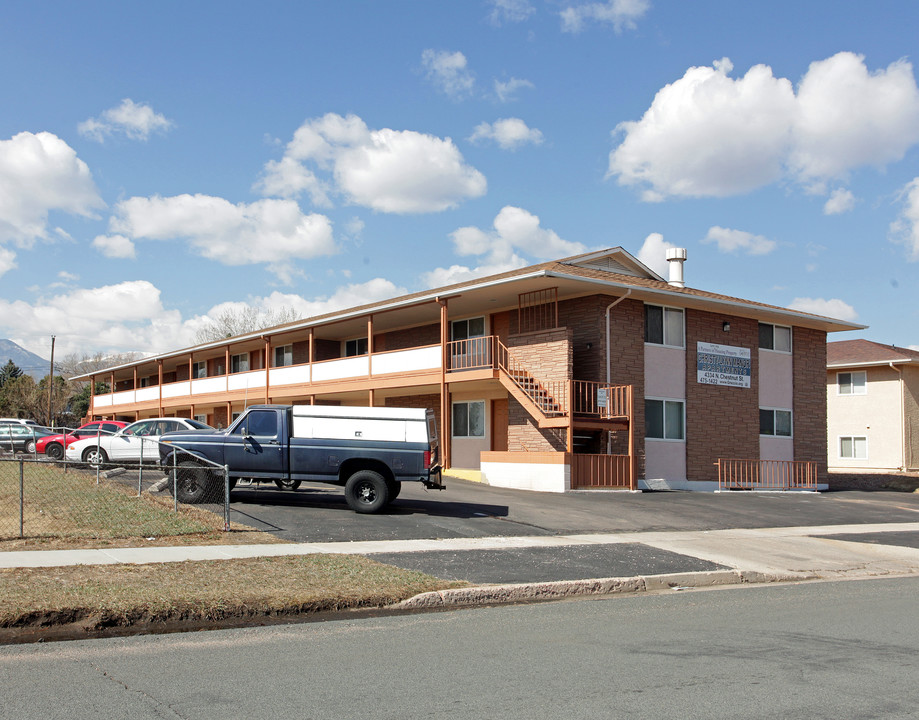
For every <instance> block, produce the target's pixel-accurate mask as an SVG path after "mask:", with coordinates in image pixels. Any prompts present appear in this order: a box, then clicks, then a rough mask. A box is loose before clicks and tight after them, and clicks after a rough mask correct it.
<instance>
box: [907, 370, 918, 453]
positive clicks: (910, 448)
mask: <svg viewBox="0 0 919 720" xmlns="http://www.w3.org/2000/svg"><path fill="white" fill-rule="evenodd" d="M903 383H904V386H905V387H904V390H903V392H904V397H903V411H904V415H905V420H906V427H905V428H904V432H905V433H906V439H905V441H904V442H905V443H906V458H905V462H906V469H907V470H917V469H919V368H917V367H913V366H908V367H904V368H903Z"/></svg>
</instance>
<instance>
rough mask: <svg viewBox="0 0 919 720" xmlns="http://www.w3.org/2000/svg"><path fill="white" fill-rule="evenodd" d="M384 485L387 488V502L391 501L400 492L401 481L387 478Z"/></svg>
mask: <svg viewBox="0 0 919 720" xmlns="http://www.w3.org/2000/svg"><path fill="white" fill-rule="evenodd" d="M386 486H387V487H388V488H389V502H392V501H393V500H395V499H396V498H397V497H399V493H400V492H402V483H401V482H399V481H398V480H387V481H386Z"/></svg>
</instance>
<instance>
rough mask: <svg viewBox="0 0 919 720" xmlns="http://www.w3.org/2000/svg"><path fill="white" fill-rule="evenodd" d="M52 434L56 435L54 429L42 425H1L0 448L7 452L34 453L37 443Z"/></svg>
mask: <svg viewBox="0 0 919 720" xmlns="http://www.w3.org/2000/svg"><path fill="white" fill-rule="evenodd" d="M50 435H54V431H53V430H49V429H48V428H46V427H41V426H40V425H20V424H18V423H10V424H8V425H0V449H2V450H6V451H7V452H27V453H34V452H35V445H36V443H37V442H38V441H39V440H41V439H42V438H44V437H48V436H50Z"/></svg>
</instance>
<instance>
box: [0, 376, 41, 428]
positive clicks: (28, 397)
mask: <svg viewBox="0 0 919 720" xmlns="http://www.w3.org/2000/svg"><path fill="white" fill-rule="evenodd" d="M4 369H5V368H4ZM45 400H47V398H45ZM0 412H2V414H3V415H8V416H10V417H25V418H32V419H34V418H37V417H44V416H45V414H46V412H45V409H43V408H42V397H41V395H40V393H39V390H38V385H36V384H35V380H34V379H33V378H32V376H31V375H22V374H20V375H19V376H18V377H15V378H13V379H12V380H7V381H6V382H5V383H3V386H2V387H0Z"/></svg>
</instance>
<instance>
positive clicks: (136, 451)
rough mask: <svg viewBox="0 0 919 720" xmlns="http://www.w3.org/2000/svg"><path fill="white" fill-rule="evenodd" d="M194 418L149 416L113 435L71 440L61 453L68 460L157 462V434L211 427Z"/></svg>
mask: <svg viewBox="0 0 919 720" xmlns="http://www.w3.org/2000/svg"><path fill="white" fill-rule="evenodd" d="M213 429H214V428H212V427H211V426H210V425H205V424H204V423H202V422H198V421H197V420H189V419H188V418H150V419H148V420H138V421H137V422H133V423H131V424H130V425H127V426H125V427H123V428H121V429H120V430H118V431H116V432H115V433H114V434H113V435H101V436H93V437H88V438H83V439H82V440H77V441H76V442H75V443H73V444H71V445H70V446H69V447H68V448H67V449H66V450H65V455H66V457H67V459H68V460H70V461H72V462H85V463H92V464H94V465H96V464H99V463H105V462H108V461H109V460H111V461H113V462H138V461H139V460H143V461H144V462H158V461H159V456H160V453H159V448H158V445H159V438H160V435H162V434H163V433H167V432H174V431H177V430H213Z"/></svg>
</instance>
